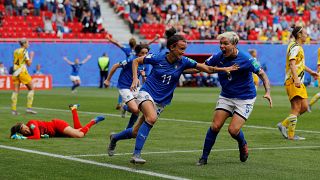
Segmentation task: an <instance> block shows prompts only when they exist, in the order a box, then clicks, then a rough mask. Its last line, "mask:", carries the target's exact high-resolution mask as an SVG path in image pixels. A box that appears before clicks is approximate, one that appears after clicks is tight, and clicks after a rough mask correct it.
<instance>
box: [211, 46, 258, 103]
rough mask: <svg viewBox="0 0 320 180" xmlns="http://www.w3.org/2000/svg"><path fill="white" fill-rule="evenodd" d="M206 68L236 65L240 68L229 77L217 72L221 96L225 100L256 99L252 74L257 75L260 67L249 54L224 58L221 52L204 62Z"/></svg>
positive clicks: (224, 73)
mask: <svg viewBox="0 0 320 180" xmlns="http://www.w3.org/2000/svg"><path fill="white" fill-rule="evenodd" d="M205 64H206V65H208V66H217V67H228V66H232V65H233V64H238V65H239V66H240V68H239V69H238V70H237V71H232V72H231V74H230V75H228V74H227V73H226V72H218V77H219V81H220V84H221V87H222V90H221V94H220V95H221V96H223V97H226V98H238V99H253V98H255V97H256V88H255V86H254V83H253V78H252V72H253V73H258V72H259V71H260V68H261V67H260V65H259V63H258V62H257V60H256V59H255V58H253V57H251V56H250V55H249V54H245V53H243V52H241V51H239V53H238V55H237V57H235V58H230V57H227V58H226V57H224V56H223V54H222V52H219V53H218V54H216V55H212V56H211V57H210V58H209V59H207V60H206V62H205Z"/></svg>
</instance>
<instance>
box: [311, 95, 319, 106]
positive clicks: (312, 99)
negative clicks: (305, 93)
mask: <svg viewBox="0 0 320 180" xmlns="http://www.w3.org/2000/svg"><path fill="white" fill-rule="evenodd" d="M319 99H320V93H317V94H315V95H314V96H313V97H312V98H311V100H310V106H312V105H313V104H314V103H316V102H317V101H318V100H319Z"/></svg>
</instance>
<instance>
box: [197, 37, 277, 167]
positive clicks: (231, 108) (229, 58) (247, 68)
mask: <svg viewBox="0 0 320 180" xmlns="http://www.w3.org/2000/svg"><path fill="white" fill-rule="evenodd" d="M218 39H219V40H220V49H221V52H219V53H217V54H215V55H212V56H211V57H210V58H209V59H207V60H206V61H205V64H206V65H208V66H213V67H214V66H217V67H226V66H230V65H232V64H235V63H236V64H238V65H239V69H238V70H237V71H233V72H231V73H225V72H218V76H219V80H220V84H221V93H220V96H219V99H218V102H217V106H216V109H215V113H214V116H213V118H212V123H211V126H210V127H209V129H208V131H207V134H206V138H205V141H204V146H203V152H202V156H201V158H200V159H199V161H198V163H197V165H199V166H201V165H205V164H207V160H208V156H209V154H210V151H211V149H212V147H213V145H214V143H215V140H216V138H217V136H218V133H219V132H220V129H221V128H222V126H223V125H224V123H225V121H226V120H227V119H228V118H229V117H231V118H232V119H231V122H230V124H229V127H228V131H229V133H230V135H231V137H232V138H234V139H235V140H237V141H238V147H239V151H240V160H241V161H242V162H245V161H246V160H247V158H248V146H247V142H246V140H245V138H244V133H243V131H242V130H241V128H242V126H243V125H244V123H245V122H246V120H247V119H248V118H249V116H250V114H251V112H252V110H253V104H254V102H255V100H256V88H255V86H254V83H253V78H252V73H255V74H257V75H258V76H259V77H260V79H261V80H262V82H263V85H264V88H265V95H264V96H263V97H264V98H266V99H267V100H268V101H269V105H270V107H272V99H271V96H270V83H269V79H268V77H267V75H266V73H265V72H264V71H263V70H262V69H261V67H260V65H259V64H258V62H257V60H256V59H255V58H252V57H251V56H250V55H249V54H247V53H244V52H242V51H240V50H239V49H238V48H237V44H238V41H239V36H238V35H237V34H236V33H235V32H225V33H223V34H220V35H219V36H218Z"/></svg>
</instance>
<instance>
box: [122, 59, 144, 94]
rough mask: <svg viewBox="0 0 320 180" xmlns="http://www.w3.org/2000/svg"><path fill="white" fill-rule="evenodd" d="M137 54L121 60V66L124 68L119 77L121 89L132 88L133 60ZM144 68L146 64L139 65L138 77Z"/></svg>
mask: <svg viewBox="0 0 320 180" xmlns="http://www.w3.org/2000/svg"><path fill="white" fill-rule="evenodd" d="M136 58H137V56H131V57H130V58H129V59H128V60H124V61H121V62H119V64H120V67H121V68H122V70H121V72H120V75H119V79H118V86H117V87H118V88H119V89H130V87H131V84H132V62H133V60H135V59H136ZM141 70H144V65H143V64H141V65H139V66H138V72H137V73H138V77H139V76H140V71H141Z"/></svg>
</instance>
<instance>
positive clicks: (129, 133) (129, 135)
mask: <svg viewBox="0 0 320 180" xmlns="http://www.w3.org/2000/svg"><path fill="white" fill-rule="evenodd" d="M132 131H133V129H132V128H129V129H125V130H123V131H121V132H119V133H118V134H115V135H113V139H114V140H115V141H116V142H117V141H119V140H122V139H131V138H132V137H133V135H132Z"/></svg>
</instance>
